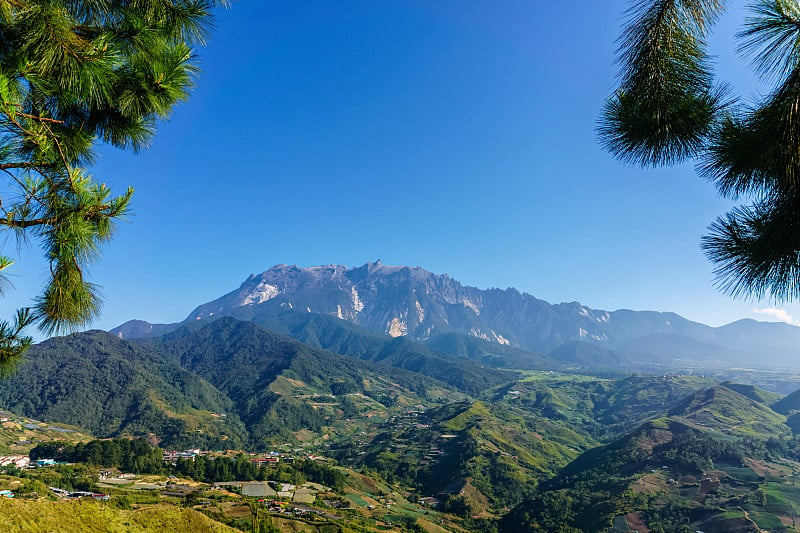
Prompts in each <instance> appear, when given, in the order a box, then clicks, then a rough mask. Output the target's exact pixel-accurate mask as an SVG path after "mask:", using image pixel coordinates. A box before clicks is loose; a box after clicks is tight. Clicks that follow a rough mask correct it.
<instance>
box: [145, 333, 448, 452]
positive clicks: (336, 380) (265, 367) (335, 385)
mask: <svg viewBox="0 0 800 533" xmlns="http://www.w3.org/2000/svg"><path fill="white" fill-rule="evenodd" d="M153 346H158V347H159V349H160V350H162V351H163V352H164V353H166V354H170V357H173V358H174V359H175V361H176V362H179V363H180V364H181V365H183V366H184V367H185V368H187V369H188V370H191V371H192V372H195V373H196V374H197V375H199V376H201V377H203V378H204V379H206V380H208V381H209V382H210V383H212V384H213V385H214V386H215V387H217V388H218V389H219V390H220V391H222V392H223V393H225V394H227V395H228V397H229V398H230V399H231V400H232V402H233V406H234V407H233V410H234V412H235V413H237V414H238V416H239V417H240V418H241V419H242V420H243V421H244V423H245V424H246V426H247V428H248V429H249V431H250V434H251V442H252V443H253V444H254V445H255V446H256V447H257V448H260V447H262V446H264V445H265V444H267V443H280V442H286V441H287V439H288V440H290V441H291V440H295V439H297V438H299V437H300V435H299V434H298V432H301V431H303V432H306V433H311V434H315V435H321V434H322V433H323V432H325V433H330V432H331V431H333V428H332V427H331V426H333V425H335V424H336V422H337V421H339V420H342V419H343V418H348V417H349V418H352V417H353V416H356V415H357V414H358V413H360V412H363V411H370V412H374V411H375V409H377V410H378V412H380V413H383V416H387V415H386V413H387V409H388V408H389V407H391V406H395V405H399V406H402V405H404V404H414V403H420V402H423V403H430V402H431V401H435V400H438V399H444V398H454V397H455V398H457V397H460V396H461V395H460V394H458V393H457V392H454V391H452V389H450V388H449V387H447V385H445V384H444V383H442V382H438V381H436V380H433V379H431V378H428V377H426V376H424V375H421V374H418V373H415V372H411V371H407V370H403V369H398V368H392V367H390V366H388V365H382V364H376V363H372V362H369V361H362V360H360V359H356V358H353V357H344V356H341V355H338V354H335V353H331V352H327V351H324V350H320V349H316V348H313V347H310V346H308V345H305V344H302V343H300V342H297V341H295V340H293V339H290V338H288V337H284V336H283V335H278V334H276V333H274V332H270V331H267V330H265V329H263V328H261V327H259V326H257V325H255V324H253V323H251V322H241V321H238V320H235V319H232V318H222V319H219V320H216V321H213V322H211V323H207V324H205V325H204V326H203V327H201V328H199V329H195V328H184V329H181V330H178V331H176V332H174V333H171V334H169V335H167V336H166V337H164V338H163V339H161V340H158V341H154V343H153ZM323 430H324V431H323Z"/></svg>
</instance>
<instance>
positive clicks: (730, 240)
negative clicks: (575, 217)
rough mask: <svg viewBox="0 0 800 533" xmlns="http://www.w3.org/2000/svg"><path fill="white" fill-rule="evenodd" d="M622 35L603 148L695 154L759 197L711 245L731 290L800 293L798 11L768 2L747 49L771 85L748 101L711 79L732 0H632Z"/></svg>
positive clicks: (757, 14)
mask: <svg viewBox="0 0 800 533" xmlns="http://www.w3.org/2000/svg"><path fill="white" fill-rule="evenodd" d="M631 5H632V9H631V10H630V12H629V13H630V20H629V23H628V25H627V26H626V27H625V28H624V30H623V33H622V37H621V38H620V47H619V51H618V62H619V64H620V86H619V89H618V90H617V92H616V93H615V95H614V96H612V97H611V98H610V99H609V100H608V101H607V103H606V105H605V108H604V111H603V113H602V116H601V118H600V122H599V128H598V130H599V134H600V137H601V141H602V142H603V144H604V145H605V147H606V148H607V149H608V150H609V151H610V152H611V153H612V154H614V155H615V156H617V157H618V158H620V159H623V160H626V161H630V162H633V163H636V164H640V165H667V164H673V163H678V162H681V161H683V160H685V159H687V158H696V159H697V160H698V162H699V171H700V173H701V175H703V177H705V178H706V179H708V180H709V181H711V182H713V183H714V184H715V185H716V187H717V190H718V191H719V193H720V194H721V195H723V196H726V197H729V198H732V199H735V200H736V199H739V198H742V197H745V198H748V199H749V200H750V201H752V203H751V204H750V205H747V206H741V207H737V208H735V209H733V210H732V211H730V212H728V213H727V214H725V215H723V216H721V217H719V218H718V219H717V220H716V221H715V222H714V223H713V224H711V226H710V233H709V234H708V235H707V236H706V237H704V238H703V241H702V248H703V249H704V251H705V252H706V255H707V256H708V257H709V258H710V259H711V260H712V261H713V262H714V263H716V269H715V274H716V277H717V285H718V286H719V287H720V288H721V289H722V290H723V291H725V292H727V293H729V294H731V295H733V296H744V295H752V296H754V297H756V298H761V297H764V296H769V295H771V296H772V297H774V298H776V299H778V300H791V299H793V298H795V297H797V296H798V295H800V261H798V252H799V251H800V230H798V228H799V227H800V209H798V204H799V202H798V199H800V155H799V154H800V149H799V148H800V129H798V127H797V120H796V109H797V106H798V104H799V103H800V54H798V52H797V50H798V42H800V24H798V22H800V10H798V8H797V5H796V3H795V2H788V1H783V0H778V1H768V0H759V1H756V2H753V3H752V4H751V9H752V14H751V16H750V17H749V18H748V19H747V21H746V23H745V26H744V29H743V30H742V31H741V32H740V33H739V35H738V38H739V43H740V44H739V48H740V51H742V52H744V53H745V55H748V56H750V58H751V62H752V65H753V68H754V69H755V70H756V72H757V73H758V74H760V75H761V76H762V77H763V78H764V79H765V81H767V82H768V83H771V88H770V90H769V91H768V93H767V94H766V95H765V96H764V97H762V98H760V99H759V101H757V102H756V103H755V104H751V105H743V104H741V102H738V101H737V100H736V99H734V98H730V97H728V96H727V95H726V94H725V91H724V90H722V89H719V88H715V87H714V77H713V74H712V70H711V67H710V62H709V59H708V56H707V53H706V39H707V36H708V32H709V31H710V29H711V27H712V26H713V24H714V22H715V21H716V20H717V18H718V17H719V15H720V14H721V12H722V10H723V8H724V7H725V5H726V2H723V1H721V0H700V1H692V2H683V1H678V0H647V1H634V2H631Z"/></svg>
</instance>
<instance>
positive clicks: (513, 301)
mask: <svg viewBox="0 0 800 533" xmlns="http://www.w3.org/2000/svg"><path fill="white" fill-rule="evenodd" d="M281 310H292V311H296V312H305V313H313V314H321V315H326V316H331V317H336V318H338V319H341V320H344V321H346V322H349V323H352V324H354V325H356V326H358V327H361V328H364V329H366V330H369V331H371V332H373V333H375V334H379V335H384V336H388V337H401V336H402V337H408V338H409V339H411V340H414V341H418V342H429V341H431V340H432V339H435V338H436V337H439V336H441V335H447V334H450V333H460V334H465V335H469V336H472V337H475V338H478V339H483V340H486V341H489V342H491V343H494V344H496V345H506V346H511V347H515V348H519V349H522V350H525V351H528V352H534V353H544V354H547V353H551V352H553V351H554V350H556V349H558V348H559V347H561V346H563V345H564V344H566V343H572V342H575V341H582V342H588V343H591V344H595V345H598V346H602V347H603V348H605V349H607V350H612V351H615V352H619V356H620V358H622V359H634V360H636V359H637V358H638V359H639V360H641V361H648V362H649V361H651V360H656V361H670V360H673V359H680V358H687V357H695V355H696V354H697V352H698V350H702V351H707V352H709V353H713V354H714V358H715V359H720V360H726V361H730V362H734V363H737V364H738V363H744V362H751V361H758V362H760V363H763V364H765V365H771V366H794V367H796V366H797V363H796V361H797V360H798V359H799V358H798V355H800V351H798V348H797V346H800V328H798V327H796V326H792V325H789V324H785V323H772V322H757V321H754V320H748V319H743V320H739V321H735V322H732V323H731V324H726V325H724V326H720V327H711V326H707V325H704V324H701V323H699V322H694V321H691V320H688V319H686V318H683V317H681V316H680V315H678V314H676V313H673V312H660V311H633V310H629V309H619V310H616V311H604V310H596V309H591V308H589V307H587V306H583V305H581V304H580V303H578V302H568V303H559V304H550V303H548V302H545V301H543V300H540V299H538V298H536V297H535V296H532V295H530V294H528V293H524V292H520V291H519V290H517V289H514V288H507V289H497V288H492V289H478V288H475V287H470V286H466V285H462V284H461V283H460V282H458V281H457V280H455V279H453V278H452V277H450V276H449V275H447V274H443V275H438V274H433V273H431V272H429V271H427V270H424V269H423V268H421V267H408V266H387V265H383V264H382V263H380V262H379V261H378V262H375V263H366V264H365V265H362V266H360V267H355V268H348V267H346V266H342V265H327V266H317V267H307V268H301V267H298V266H296V265H275V266H273V267H271V268H270V269H268V270H266V271H264V272H262V273H260V274H251V275H250V276H249V277H248V278H247V279H246V280H245V281H244V282H243V283H242V284H241V285H240V286H239V287H238V288H237V289H235V290H233V291H231V292H229V293H227V294H225V295H223V296H221V297H219V298H217V299H215V300H213V301H211V302H208V303H205V304H202V305H199V306H197V307H196V308H195V309H194V310H193V311H192V312H191V313H190V314H189V315H188V317H187V318H186V319H185V320H183V321H182V322H179V323H176V324H148V323H146V322H144V321H130V322H126V323H125V324H122V325H120V326H118V327H117V328H114V329H112V330H111V332H112V333H115V334H119V335H121V336H122V337H124V338H136V337H151V336H157V335H160V334H163V333H166V332H168V331H170V330H171V329H176V328H177V327H179V326H180V325H185V324H188V323H190V322H196V321H206V320H213V319H214V318H215V317H218V316H220V315H222V316H234V317H237V318H240V319H246V318H245V317H244V316H245V315H251V316H258V315H263V314H273V315H274V314H276V313H277V312H279V311H281ZM648 336H651V337H652V336H657V337H652V338H658V339H659V342H658V343H652V342H649V341H648V340H647V337H648ZM639 340H641V342H638V344H637V341H639ZM643 347H646V348H647V349H646V350H645V349H644V348H643ZM631 352H633V353H631ZM642 352H647V353H642Z"/></svg>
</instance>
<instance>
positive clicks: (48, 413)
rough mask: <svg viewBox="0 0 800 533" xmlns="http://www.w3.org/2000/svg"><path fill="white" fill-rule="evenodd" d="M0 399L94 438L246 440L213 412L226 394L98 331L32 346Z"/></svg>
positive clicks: (222, 408) (222, 409)
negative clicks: (80, 429) (82, 429)
mask: <svg viewBox="0 0 800 533" xmlns="http://www.w3.org/2000/svg"><path fill="white" fill-rule="evenodd" d="M0 405H2V406H3V407H4V408H7V409H9V410H11V411H13V412H16V413H19V414H23V415H26V416H31V417H34V418H39V419H41V420H45V421H57V422H62V423H68V424H73V425H76V426H80V427H85V428H86V429H88V430H90V431H91V432H92V433H94V434H95V435H97V436H99V437H111V436H118V435H130V434H133V435H142V434H148V433H154V434H155V435H156V437H157V438H159V439H162V440H163V441H164V444H165V445H173V446H177V445H194V444H201V443H203V444H206V445H209V446H210V445H212V444H213V445H215V446H219V445H221V443H223V442H226V443H228V445H229V446H241V445H242V444H244V442H246V439H247V437H246V433H245V431H244V427H243V426H242V424H241V422H240V421H239V420H238V419H237V418H236V416H235V415H234V416H230V417H227V418H225V419H223V417H221V416H220V415H221V414H224V413H229V412H231V410H232V407H233V406H232V403H231V401H230V400H229V399H228V398H226V397H225V395H223V394H221V393H220V392H219V391H218V390H216V389H215V388H214V387H212V386H211V385H210V384H209V383H207V382H206V381H204V380H202V379H200V378H199V377H197V376H196V375H194V374H192V373H191V372H188V371H186V370H185V369H183V368H181V367H180V366H179V365H176V364H175V363H173V362H171V361H169V360H168V359H166V358H165V357H164V356H163V355H162V354H160V353H159V352H158V351H157V350H153V349H151V348H148V347H146V346H141V345H138V344H134V343H130V342H127V341H124V340H121V339H118V338H116V337H114V336H112V335H109V334H108V333H106V332H103V331H88V332H86V333H79V334H74V335H69V336H67V337H58V338H53V339H50V340H48V341H45V342H44V343H42V344H39V345H36V346H34V347H33V348H31V350H30V352H29V354H28V355H27V357H26V361H25V362H24V363H23V364H22V365H21V367H20V369H19V371H18V372H16V373H15V374H14V375H12V376H11V377H9V378H8V379H4V380H2V381H0ZM198 430H199V431H200V432H201V433H200V432H198Z"/></svg>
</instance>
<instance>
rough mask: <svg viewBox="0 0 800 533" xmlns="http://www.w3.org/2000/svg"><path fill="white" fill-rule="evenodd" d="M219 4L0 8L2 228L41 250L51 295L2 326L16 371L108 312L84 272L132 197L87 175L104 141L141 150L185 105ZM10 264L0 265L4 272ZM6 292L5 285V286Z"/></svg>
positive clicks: (0, 260) (5, 363) (3, 346)
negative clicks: (45, 342)
mask: <svg viewBox="0 0 800 533" xmlns="http://www.w3.org/2000/svg"><path fill="white" fill-rule="evenodd" d="M214 4H215V2H213V1H210V2H171V1H170V2H101V3H97V2H89V1H86V2H72V1H66V0H62V1H52V2H34V1H27V0H19V1H13V2H3V3H2V5H0V33H2V35H3V53H2V54H1V55H0V125H1V126H2V127H1V128H0V131H2V134H0V168H2V170H3V172H4V176H5V178H6V182H5V186H4V189H3V190H4V193H5V194H4V197H3V198H2V217H1V218H0V227H2V228H3V229H4V230H6V231H7V232H10V233H13V234H16V236H17V237H26V238H29V239H30V238H32V239H35V240H36V241H37V242H39V243H40V244H41V247H42V252H43V253H44V257H45V260H46V261H47V262H48V264H49V269H48V272H49V276H48V279H47V282H46V285H45V288H44V290H43V292H42V294H41V295H40V296H38V297H37V298H36V300H35V302H34V304H33V306H32V307H31V308H30V309H24V310H21V311H19V312H18V313H17V316H16V318H15V320H14V321H13V323H12V324H9V323H8V322H0V366H2V369H3V370H4V371H5V372H8V371H9V370H10V369H11V368H12V367H13V365H14V364H15V363H16V361H17V359H18V358H19V357H20V355H21V354H22V353H23V351H24V350H25V349H27V348H28V347H29V346H30V344H31V339H30V337H26V336H24V335H23V329H24V328H25V327H27V326H29V325H31V324H33V323H38V325H39V327H40V329H42V331H44V332H45V333H47V334H52V333H54V332H57V331H60V330H64V329H69V328H72V327H75V326H80V325H84V324H86V323H88V322H89V321H90V320H91V319H92V318H94V317H95V316H96V315H97V313H98V311H99V308H100V299H99V297H98V294H97V290H96V287H95V286H93V285H92V284H91V283H89V282H88V281H87V280H86V279H85V271H86V265H87V264H88V263H90V262H91V260H92V259H94V258H95V257H96V256H97V254H98V251H99V248H100V246H101V244H102V243H103V242H104V241H106V240H107V239H109V238H110V236H111V234H112V232H113V221H114V219H117V218H119V217H121V216H123V215H124V214H125V213H126V212H127V210H128V204H129V201H130V198H131V195H132V194H133V189H128V191H127V192H125V193H124V194H122V195H121V196H118V197H112V196H111V191H110V189H109V188H108V187H107V186H106V185H105V183H101V182H99V181H95V180H94V179H93V178H92V176H90V175H89V174H88V172H87V170H86V165H87V164H88V163H89V162H91V160H92V158H93V155H94V148H95V145H96V144H97V143H107V144H110V145H113V146H116V147H119V148H123V149H132V150H134V151H137V150H139V149H141V148H144V147H145V146H146V145H147V143H148V142H149V140H150V139H151V138H152V137H153V134H154V132H155V125H156V123H157V121H158V120H159V119H162V118H164V117H166V116H168V115H169V113H170V111H171V110H172V108H173V107H174V105H175V104H176V103H178V102H181V101H184V100H186V99H187V98H188V91H189V89H190V88H191V87H192V85H193V78H194V76H195V74H196V73H197V66H196V61H195V58H194V54H193V50H192V47H193V46H195V45H197V44H200V43H201V42H202V40H203V36H204V34H205V32H206V30H207V27H208V21H209V17H210V13H209V9H210V8H211V6H213V5H214ZM12 263H13V260H12V259H10V258H9V257H5V256H0V272H2V271H4V270H7V269H8V267H9V266H11V264H12ZM0 285H2V287H3V288H6V287H7V285H8V283H7V280H6V279H5V278H3V279H2V283H0Z"/></svg>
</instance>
